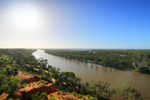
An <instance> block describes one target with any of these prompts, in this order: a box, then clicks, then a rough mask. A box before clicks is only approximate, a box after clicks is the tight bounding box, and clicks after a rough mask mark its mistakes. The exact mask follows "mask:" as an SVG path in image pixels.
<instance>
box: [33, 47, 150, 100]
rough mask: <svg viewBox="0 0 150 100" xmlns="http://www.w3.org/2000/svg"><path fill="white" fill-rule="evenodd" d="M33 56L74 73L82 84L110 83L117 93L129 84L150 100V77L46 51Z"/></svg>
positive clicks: (40, 51)
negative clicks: (93, 82)
mask: <svg viewBox="0 0 150 100" xmlns="http://www.w3.org/2000/svg"><path fill="white" fill-rule="evenodd" d="M33 55H34V56H35V57H36V58H40V57H42V58H44V59H47V60H48V64H49V65H52V66H54V67H56V68H60V69H61V71H71V72H74V73H75V74H76V76H78V77H80V78H81V79H82V82H85V81H87V82H91V81H93V80H94V81H95V82H98V81H110V82H111V88H114V89H116V90H117V91H120V89H121V86H122V85H123V84H127V85H129V86H133V87H135V88H136V89H137V90H138V91H139V92H140V93H141V94H142V97H143V99H144V100H150V75H147V74H142V73H138V72H131V71H122V70H117V69H113V68H106V67H103V66H100V65H96V64H90V63H83V62H79V61H74V60H68V59H65V58H63V57H57V56H54V55H51V54H47V53H45V52H44V50H37V51H36V52H34V53H33ZM118 94H119V95H116V96H117V99H121V96H120V95H121V94H120V93H118ZM116 96H115V98H116Z"/></svg>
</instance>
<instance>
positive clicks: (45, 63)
mask: <svg viewBox="0 0 150 100" xmlns="http://www.w3.org/2000/svg"><path fill="white" fill-rule="evenodd" d="M38 61H39V62H40V64H41V66H42V67H46V66H47V64H48V60H47V59H43V58H39V59H38Z"/></svg>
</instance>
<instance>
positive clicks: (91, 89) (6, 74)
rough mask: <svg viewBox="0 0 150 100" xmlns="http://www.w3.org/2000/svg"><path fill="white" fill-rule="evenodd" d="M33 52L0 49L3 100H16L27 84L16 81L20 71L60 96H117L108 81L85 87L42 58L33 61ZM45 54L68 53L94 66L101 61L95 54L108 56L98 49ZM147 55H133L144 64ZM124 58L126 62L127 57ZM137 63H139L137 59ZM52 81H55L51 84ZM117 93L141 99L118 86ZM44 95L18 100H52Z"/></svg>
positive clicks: (94, 99)
mask: <svg viewBox="0 0 150 100" xmlns="http://www.w3.org/2000/svg"><path fill="white" fill-rule="evenodd" d="M34 51H36V50H33V49H1V50H0V95H2V94H3V93H6V94H7V95H8V96H7V99H6V100H16V98H15V99H14V93H15V92H16V91H17V90H18V89H22V88H24V87H25V86H26V85H28V84H27V83H25V81H24V80H22V79H20V78H16V76H17V75H18V74H19V72H20V71H21V72H22V73H25V74H24V75H29V74H33V75H37V76H39V77H40V78H41V81H40V82H42V83H43V85H42V86H45V84H44V83H52V84H54V85H55V87H56V89H57V94H58V95H59V94H60V93H67V94H72V95H74V96H76V97H78V98H79V99H82V100H86V99H87V100H110V98H111V97H112V96H113V95H115V94H117V92H116V90H115V89H112V88H111V83H110V82H106V81H105V82H101V81H99V82H98V83H93V84H89V83H87V82H86V83H81V79H80V78H78V77H77V76H76V75H75V74H74V73H73V72H61V71H60V69H59V68H56V67H53V66H50V65H48V62H47V60H46V59H43V58H40V59H36V58H35V57H34V56H33V55H32V53H33V52H34ZM47 52H48V51H47ZM49 52H50V53H52V54H55V55H56V54H57V55H59V56H62V54H64V55H63V56H67V54H69V55H68V56H67V57H68V58H69V57H71V58H70V59H72V58H73V59H75V57H77V58H80V60H81V61H82V60H85V59H86V60H85V61H93V62H94V61H98V62H97V63H100V62H102V60H100V58H101V57H100V56H99V57H98V55H97V56H96V55H95V54H97V53H98V54H99V55H102V53H103V54H104V55H107V54H105V53H110V51H103V52H102V51H99V50H98V51H95V50H94V51H90V52H89V51H88V52H87V51H76V52H75V51H73V52H72V51H69V52H67V51H57V52H54V51H49ZM93 52H95V53H93ZM115 52H117V53H119V51H114V53H115ZM92 53H93V54H92ZM130 53H133V51H131V52H128V51H120V54H122V55H129V54H130ZM147 53H148V51H145V52H143V53H142V52H139V54H140V55H139V56H137V59H139V57H141V54H144V55H143V59H145V60H144V61H148V60H149V59H148V58H147V59H146V57H147ZM79 54H80V57H79ZM115 54H116V53H115ZM115 54H112V55H115ZM85 55H88V57H86V56H85ZM104 55H103V56H104ZM116 55H117V54H116ZM91 56H93V57H95V58H94V59H96V57H98V59H97V60H94V59H93V60H92V59H91ZM117 56H118V55H117ZM132 56H133V55H132ZM84 57H85V58H84ZM114 57H115V56H114ZM118 57H119V56H118ZM105 58H106V57H105ZM113 59H114V58H113ZM118 59H119V58H118ZM124 59H126V60H127V58H124ZM122 60H123V59H122ZM139 61H141V60H140V59H139ZM95 63H96V62H95ZM120 63H121V62H120ZM117 64H118V63H117ZM117 64H116V65H117ZM121 64H122V63H121ZM121 64H120V65H121ZM39 66H40V67H39ZM54 79H55V82H54V81H53V80H54ZM32 84H33V83H32ZM29 85H30V84H29ZM33 88H35V87H33ZM120 88H121V87H120ZM121 93H122V97H123V98H124V99H125V100H141V99H142V95H141V94H140V93H139V92H138V90H136V89H135V88H134V87H130V86H122V88H121ZM47 95H48V94H47V93H45V92H40V93H39V92H37V93H35V94H33V95H32V97H31V98H28V97H26V96H24V97H23V98H22V99H21V100H56V99H55V98H54V97H53V96H51V95H50V98H49V99H48V96H47ZM17 100H20V98H18V99H17ZM64 100H65V99H64ZM66 100H74V99H72V98H70V99H66Z"/></svg>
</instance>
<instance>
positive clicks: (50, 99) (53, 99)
mask: <svg viewBox="0 0 150 100" xmlns="http://www.w3.org/2000/svg"><path fill="white" fill-rule="evenodd" d="M48 100H57V99H55V98H54V97H53V96H51V97H50V98H49V99H48Z"/></svg>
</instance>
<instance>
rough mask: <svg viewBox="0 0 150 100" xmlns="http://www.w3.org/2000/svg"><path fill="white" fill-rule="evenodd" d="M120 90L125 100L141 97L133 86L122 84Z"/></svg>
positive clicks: (134, 99) (138, 99) (137, 99)
mask: <svg viewBox="0 0 150 100" xmlns="http://www.w3.org/2000/svg"><path fill="white" fill-rule="evenodd" d="M121 92H122V95H123V97H124V99H125V100H140V99H142V98H141V94H140V93H139V92H138V91H137V90H136V89H135V88H133V87H130V86H122V89H121Z"/></svg>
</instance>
